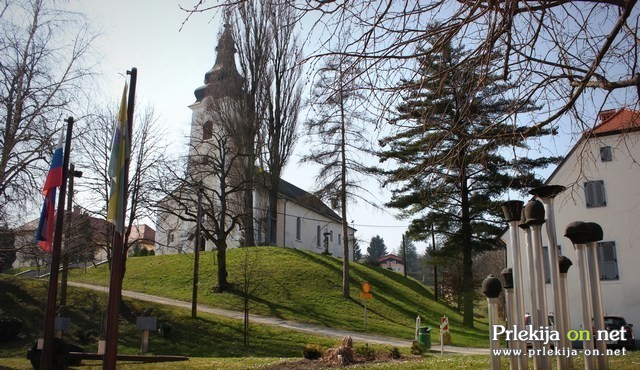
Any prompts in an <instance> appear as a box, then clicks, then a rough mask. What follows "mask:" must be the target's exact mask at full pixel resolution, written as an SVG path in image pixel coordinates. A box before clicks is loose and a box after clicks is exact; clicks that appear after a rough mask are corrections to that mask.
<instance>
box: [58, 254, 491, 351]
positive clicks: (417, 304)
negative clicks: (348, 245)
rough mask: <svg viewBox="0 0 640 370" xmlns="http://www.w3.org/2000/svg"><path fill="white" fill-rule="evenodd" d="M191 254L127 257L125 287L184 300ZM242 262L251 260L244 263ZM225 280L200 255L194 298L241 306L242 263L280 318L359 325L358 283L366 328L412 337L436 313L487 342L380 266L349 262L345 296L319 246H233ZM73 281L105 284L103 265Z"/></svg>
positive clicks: (427, 294)
mask: <svg viewBox="0 0 640 370" xmlns="http://www.w3.org/2000/svg"><path fill="white" fill-rule="evenodd" d="M193 259H194V256H193V254H180V255H163V256H153V257H136V258H129V259H128V261H127V267H126V275H125V280H124V286H123V289H127V290H133V291H139V292H143V293H148V294H154V295H159V296H164V297H169V298H174V299H179V300H184V301H191V295H192V292H191V287H192V278H193ZM244 261H248V262H247V263H245V262H244ZM227 264H228V271H229V281H230V282H232V283H233V284H234V285H235V287H236V289H235V290H234V291H233V292H230V293H222V294H214V293H212V288H213V286H214V285H215V284H216V276H217V275H216V273H217V271H216V269H217V267H216V263H215V255H214V254H213V253H211V252H206V253H204V254H202V255H201V259H200V284H199V292H198V301H199V303H201V304H206V305H210V306H213V307H221V308H226V309H231V310H241V309H242V301H241V294H240V291H239V288H240V287H239V285H240V282H241V281H243V277H244V276H245V274H243V273H242V271H243V268H242V267H243V265H246V266H249V267H250V270H251V271H252V273H251V274H246V275H249V276H252V283H251V289H252V296H251V312H252V313H255V314H261V315H267V316H273V317H278V318H283V319H291V320H297V321H301V322H307V323H313V324H319V325H324V326H328V327H334V328H342V329H349V330H354V331H364V320H363V308H364V306H363V302H362V300H360V298H359V295H360V286H361V283H362V282H364V281H368V282H369V283H371V285H372V291H373V297H374V298H373V300H372V301H369V302H368V303H367V312H368V314H367V330H366V331H367V332H371V333H376V334H380V335H386V336H392V337H398V338H405V339H411V338H413V335H414V329H415V319H416V316H417V315H420V316H421V318H422V323H423V325H429V326H432V327H435V328H436V329H435V330H434V331H433V332H432V340H433V341H434V342H435V341H436V340H437V338H438V331H437V328H438V325H439V322H440V317H441V316H443V315H445V316H448V317H449V322H450V324H449V325H450V328H451V333H452V339H453V344H454V345H458V346H477V347H488V325H487V323H486V322H484V321H476V323H475V325H476V329H467V328H465V327H463V326H462V316H461V315H460V314H459V313H457V312H455V311H454V310H452V309H451V308H450V307H448V306H447V305H445V304H443V303H440V302H435V301H434V300H433V294H432V292H431V291H430V290H429V289H427V288H426V287H425V286H424V285H422V284H420V283H419V282H417V281H415V280H413V279H406V278H404V277H403V276H402V275H400V274H397V273H395V272H393V271H389V270H385V269H382V268H372V267H369V266H365V265H362V264H359V263H352V264H351V271H350V274H351V299H344V298H343V297H342V287H341V284H342V260H341V259H337V258H334V257H329V256H323V255H320V254H317V253H312V252H307V251H302V250H297V249H289V248H277V247H253V248H240V249H233V250H230V251H229V252H228V258H227ZM70 279H71V280H75V281H80V282H85V283H93V284H97V285H108V282H109V277H108V268H107V266H105V265H103V266H100V267H98V268H95V269H93V268H92V269H89V270H87V272H86V273H84V272H81V271H74V272H73V273H72V274H71V277H70Z"/></svg>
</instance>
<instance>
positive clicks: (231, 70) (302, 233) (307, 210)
mask: <svg viewBox="0 0 640 370" xmlns="http://www.w3.org/2000/svg"><path fill="white" fill-rule="evenodd" d="M216 50H217V57H216V61H215V64H214V66H213V68H212V69H211V70H210V71H208V72H207V73H206V74H205V78H204V82H205V84H204V85H203V86H201V87H199V88H197V89H196V90H195V92H194V94H195V97H196V102H195V103H193V104H192V105H190V106H189V108H191V110H192V112H193V113H192V122H191V135H190V144H189V145H190V146H189V156H190V158H189V159H190V160H189V163H190V166H191V163H192V164H193V166H194V167H192V168H196V167H195V166H197V165H198V163H201V162H202V161H203V160H206V161H211V160H215V159H212V158H213V157H212V154H211V152H210V151H211V149H212V147H214V146H215V144H212V142H213V141H212V137H213V138H214V139H215V137H216V133H219V132H221V131H222V130H242V126H240V125H241V124H242V122H243V120H242V117H241V116H240V114H238V112H239V109H237V107H239V103H238V102H239V101H240V100H241V99H242V94H243V92H242V81H243V78H242V76H240V74H239V73H238V71H237V69H236V64H235V59H234V53H235V47H234V42H233V38H232V35H231V29H230V28H229V27H226V26H225V30H224V32H223V33H222V35H221V37H220V40H219V42H218V47H217V48H216ZM223 122H224V123H223ZM236 122H237V125H235V123H236ZM229 125H233V126H234V127H231V128H229ZM214 149H215V148H214ZM233 150H235V149H234V148H233V147H231V149H230V151H233ZM218 157H219V156H218ZM239 173H240V171H236V172H233V173H232V176H236V177H237V178H241V175H239ZM201 176H202V177H201V179H202V181H203V182H205V183H207V184H208V185H209V186H211V187H214V188H215V187H219V184H216V181H218V180H217V178H216V177H215V175H214V174H210V175H207V174H203V175H201ZM232 181H233V180H232ZM218 182H219V181H218ZM176 191H182V189H176V190H174V192H176ZM186 196H187V197H193V198H195V194H193V195H189V194H187V195H186ZM169 199H170V197H167V198H165V200H164V201H163V202H164V203H163V205H164V207H166V205H167V204H169V205H170V207H171V209H177V208H178V207H177V204H176V203H175V202H174V205H173V206H171V200H169ZM235 200H236V201H237V199H235ZM253 204H254V213H255V214H254V218H255V221H254V228H255V235H254V237H255V240H256V243H258V244H266V243H265V241H266V240H267V238H266V235H265V231H264V230H265V228H266V227H265V220H266V217H265V209H266V208H267V206H266V205H267V204H268V202H267V193H266V190H265V189H256V190H254V200H253ZM161 208H162V207H161ZM277 212H278V217H277V229H276V238H275V241H276V245H278V246H284V247H291V248H297V249H307V250H311V251H316V252H318V253H322V252H328V253H330V254H331V255H333V256H336V257H340V258H341V257H343V246H342V241H343V240H344V239H343V238H345V237H346V238H348V240H349V251H350V252H349V254H350V255H349V258H351V259H352V258H353V240H354V239H353V238H354V232H355V230H354V229H353V228H349V232H348V234H349V235H342V233H343V232H342V221H341V218H340V217H339V216H338V215H337V214H336V213H335V212H334V211H333V210H331V209H330V208H329V207H328V206H327V205H325V204H324V203H323V202H322V201H321V200H320V199H318V198H317V197H315V196H314V195H312V194H310V193H308V192H306V191H304V190H302V189H300V188H298V187H296V186H295V185H293V184H291V183H289V182H287V181H284V180H282V179H281V180H280V182H279V199H278V205H277ZM156 226H157V227H156V228H157V235H156V253H157V254H166V253H180V252H187V251H193V248H194V245H195V241H194V240H193V234H194V232H195V224H194V222H186V221H182V220H180V217H178V216H176V215H175V214H170V213H166V212H163V213H159V214H158V220H157V223H156ZM240 240H241V233H240V231H239V230H235V231H234V232H232V233H231V235H230V237H229V238H228V240H227V243H228V246H229V247H231V248H233V247H237V246H239V245H240ZM211 248H213V242H211V241H206V242H205V249H207V250H210V249H211Z"/></svg>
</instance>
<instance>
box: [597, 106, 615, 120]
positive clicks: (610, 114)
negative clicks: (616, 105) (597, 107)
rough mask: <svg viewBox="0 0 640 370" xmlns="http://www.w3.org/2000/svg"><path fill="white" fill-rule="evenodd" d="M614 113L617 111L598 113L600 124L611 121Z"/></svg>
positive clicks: (608, 110) (609, 110)
mask: <svg viewBox="0 0 640 370" xmlns="http://www.w3.org/2000/svg"><path fill="white" fill-rule="evenodd" d="M616 113H617V111H616V110H615V109H607V110H602V111H600V114H599V115H598V116H599V117H600V123H605V122H607V121H608V120H609V119H611V117H613V116H615V115H616Z"/></svg>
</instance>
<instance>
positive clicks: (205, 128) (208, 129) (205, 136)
mask: <svg viewBox="0 0 640 370" xmlns="http://www.w3.org/2000/svg"><path fill="white" fill-rule="evenodd" d="M212 137H213V122H211V121H207V122H205V123H204V125H202V140H203V141H204V140H210V139H211V138H212Z"/></svg>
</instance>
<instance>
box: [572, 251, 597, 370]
mask: <svg viewBox="0 0 640 370" xmlns="http://www.w3.org/2000/svg"><path fill="white" fill-rule="evenodd" d="M575 248H576V259H577V262H578V273H579V276H580V285H581V289H580V299H581V301H582V330H587V331H588V332H589V334H591V318H592V317H593V313H592V310H591V287H590V284H589V272H588V271H587V265H586V256H585V245H584V244H576V245H575ZM582 343H583V347H582V348H583V349H584V351H585V355H584V368H585V369H586V370H592V369H595V364H594V361H593V356H591V354H593V341H592V340H591V335H589V339H585V340H583V341H582ZM586 351H589V356H587V352H586Z"/></svg>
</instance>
